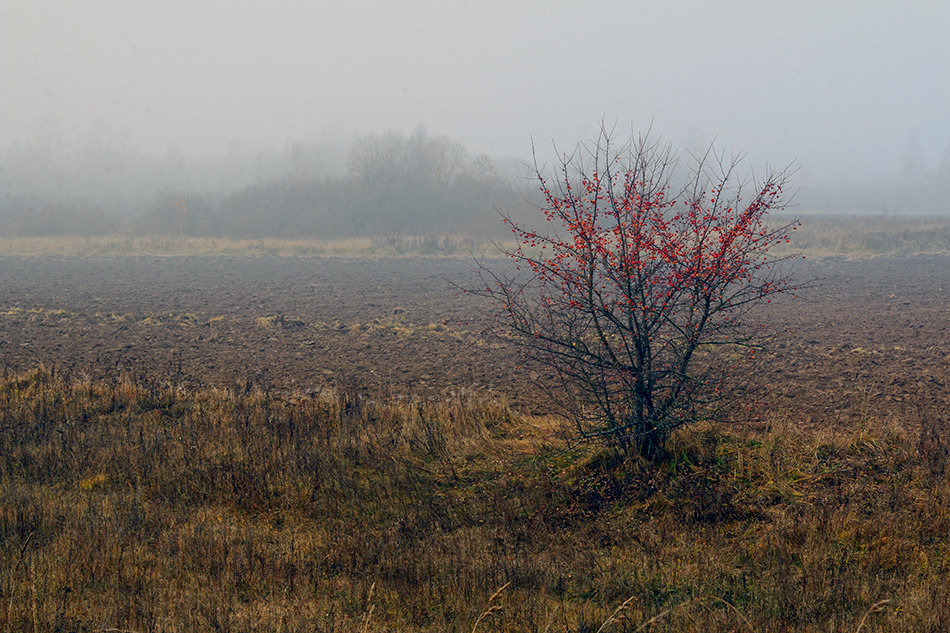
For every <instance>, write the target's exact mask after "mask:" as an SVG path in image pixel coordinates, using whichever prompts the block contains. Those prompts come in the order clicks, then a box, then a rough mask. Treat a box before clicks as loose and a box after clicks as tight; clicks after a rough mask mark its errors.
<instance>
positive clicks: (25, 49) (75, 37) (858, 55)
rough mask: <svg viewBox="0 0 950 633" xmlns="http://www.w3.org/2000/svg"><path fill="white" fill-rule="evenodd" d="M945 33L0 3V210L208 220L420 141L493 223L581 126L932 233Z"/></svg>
mask: <svg viewBox="0 0 950 633" xmlns="http://www.w3.org/2000/svg"><path fill="white" fill-rule="evenodd" d="M948 32H950V5H947V4H946V3H944V2H941V1H938V0H933V1H926V0H921V1H917V2H909V3H896V2H875V1H873V0H861V1H857V0H847V1H840V2H834V3H828V2H823V1H812V0H806V1H802V2H771V1H762V0H750V1H747V2H740V1H737V0H728V1H721V2H705V1H675V0H674V1H669V2H659V1H654V2H630V1H616V2H611V1H606V0H594V1H590V2H584V3H580V2H566V1H557V0H543V1H542V0H523V1H520V2H510V1H508V0H506V1H501V0H499V1H496V0H478V1H472V2H454V3H452V2H439V1H431V2H430V1H427V0H426V1H413V2H408V3H406V2H403V3H393V2H384V1H382V0H374V1H370V0H350V1H349V2H347V3H345V4H343V3H340V4H331V3H329V2H293V1H290V0H275V1H271V2H267V3H264V2H241V1H233V0H229V1H227V2H224V1H217V0H202V1H200V2H194V1H183V0H169V1H166V2H161V3H148V2H119V1H116V0H113V1H109V2H107V1H95V0H78V1H76V2H59V1H49V0H29V1H27V0H5V1H4V2H3V3H2V4H0V134H2V136H0V149H2V161H0V169H2V171H0V178H2V186H3V208H2V209H0V212H2V214H3V215H4V216H5V217H11V216H16V217H19V218H21V219H22V218H23V217H25V215H29V216H31V217H34V221H33V224H34V225H36V224H37V221H36V220H35V218H36V217H40V216H42V213H43V212H44V209H45V210H46V211H49V209H50V208H52V207H51V206H50V205H53V206H54V207H56V209H58V211H56V212H55V213H52V214H51V215H50V217H53V216H55V215H57V213H59V214H62V213H75V214H78V215H77V216H76V218H77V219H76V221H77V222H79V223H80V224H88V222H89V221H91V220H90V218H94V217H98V218H99V219H100V220H101V221H102V222H104V224H105V225H114V223H113V221H112V220H111V219H110V218H113V217H122V218H135V217H141V216H142V215H143V214H146V213H147V212H148V210H149V209H150V208H153V207H155V205H157V204H158V205H160V204H161V199H162V196H163V195H166V194H168V195H171V194H174V193H175V192H178V193H181V192H187V193H188V195H200V196H203V197H204V199H205V200H206V202H207V203H208V204H209V205H211V206H214V207H215V208H216V209H218V212H219V213H224V212H225V211H224V210H222V208H221V207H220V205H221V201H222V200H225V199H227V197H228V196H229V195H232V194H234V193H235V192H242V191H243V192H245V193H246V191H247V189H248V188H253V187H257V188H258V193H259V197H261V198H263V197H266V195H267V194H266V191H268V190H267V187H268V186H271V187H273V186H275V185H274V183H277V182H285V181H288V179H289V180H291V181H293V180H294V179H296V181H297V182H299V181H300V179H301V178H303V179H306V180H307V181H308V182H309V183H311V185H313V183H318V182H319V183H322V184H321V185H320V186H321V187H324V189H319V188H318V189H319V191H320V192H323V193H326V189H325V187H332V186H336V185H335V184H333V183H336V184H340V183H342V182H344V181H347V178H349V179H350V180H352V178H354V177H355V174H354V173H353V172H352V169H351V167H352V165H349V166H348V161H349V157H350V154H351V152H352V151H353V147H354V146H355V145H356V144H357V143H358V142H359V141H360V139H366V138H375V139H377V140H379V139H381V138H383V136H384V135H385V134H386V132H387V131H390V130H391V131H394V132H393V133H394V134H396V135H401V136H402V137H404V138H405V139H409V138H412V135H413V134H414V133H415V132H414V131H418V130H420V129H424V130H425V132H426V135H427V136H426V138H428V139H430V140H433V141H434V145H433V147H434V146H437V145H441V146H445V145H446V142H447V141H448V140H451V141H452V142H453V143H456V144H458V145H460V146H461V147H462V148H464V150H465V155H466V161H468V163H469V167H471V168H472V169H475V167H474V165H476V164H477V163H478V162H479V161H478V159H479V157H482V160H481V163H480V164H481V165H482V166H483V167H484V165H485V164H486V161H487V159H485V157H490V158H491V161H490V162H491V165H492V171H493V173H494V174H495V175H497V176H498V178H497V179H494V180H492V183H493V185H492V186H493V187H495V188H496V189H497V187H499V186H500V185H501V184H504V185H505V186H506V187H508V189H510V190H511V191H507V192H506V193H505V194H504V195H495V196H488V197H486V199H485V201H484V203H485V205H484V206H493V205H496V204H498V203H500V202H506V201H508V200H509V198H510V194H511V193H512V192H513V191H515V190H517V189H518V186H519V185H517V183H514V182H513V181H514V180H517V178H518V174H517V169H516V168H514V167H513V165H514V164H516V163H517V162H518V161H524V160H528V159H530V156H531V147H532V142H533V143H534V144H535V145H536V146H537V147H538V149H539V152H540V153H541V156H542V159H544V158H545V157H547V156H550V155H552V154H553V150H552V149H551V148H552V147H553V146H554V144H555V143H557V145H558V146H559V147H561V148H562V149H564V148H567V149H569V148H570V147H571V146H572V145H573V144H574V143H576V142H577V141H579V140H583V139H590V138H593V137H594V136H596V134H597V131H598V128H599V126H600V123H601V121H605V122H607V123H608V124H610V125H613V124H617V126H618V129H621V130H629V129H631V128H633V129H644V128H647V127H652V129H653V130H654V131H655V132H656V133H657V134H659V135H662V136H663V137H664V138H665V139H667V140H669V141H670V142H672V143H673V144H674V145H676V146H678V147H682V148H684V149H685V150H689V149H692V150H696V149H700V148H703V147H705V146H706V145H707V144H708V143H709V142H710V141H711V140H715V141H716V142H717V144H718V145H720V146H721V147H723V148H725V149H726V150H727V151H730V152H731V151H741V152H744V153H746V154H747V157H746V164H747V165H748V166H749V167H750V168H752V167H755V168H764V166H765V165H772V166H779V167H784V166H786V165H788V164H792V163H793V164H795V165H796V166H797V168H798V171H797V173H796V176H795V184H796V185H797V186H798V187H799V189H800V190H799V194H798V196H797V207H796V208H797V209H798V210H800V211H801V212H803V213H811V212H833V211H844V212H869V213H947V212H948V211H950V205H948V204H947V203H946V199H947V197H948V194H950V185H948V183H950V117H948V116H947V113H948V112H950V109H948V108H950V83H948V82H947V80H946V79H947V77H950V45H948V44H947V42H946V34H947V33H948ZM418 147H421V146H418ZM426 147H428V145H427V146H426ZM430 149H431V148H430ZM426 151H428V150H426ZM476 171H477V170H476ZM483 172H484V170H483ZM472 173H474V172H472ZM472 173H468V172H467V175H466V178H468V177H469V176H471V175H472ZM484 176H485V174H484V173H482V174H481V176H479V178H482V182H484ZM349 184H350V185H353V183H352V182H349ZM469 185H471V183H468V185H466V186H469ZM313 186H316V185H313ZM261 187H263V189H261ZM309 191H310V193H313V194H316V193H318V191H317V189H312V188H311V190H309ZM466 192H467V193H466V195H469V194H471V192H470V191H469V190H468V189H466ZM337 193H338V195H339V196H340V197H341V199H343V198H346V199H349V198H350V194H349V191H348V190H347V191H338V192H337ZM496 193H497V191H496ZM306 194H307V192H306V191H298V192H296V193H295V194H294V195H296V196H298V197H299V196H301V195H306ZM182 195H183V194H182ZM440 195H448V194H447V193H446V192H442V193H441V194H440ZM179 197H181V196H179ZM291 197H292V196H291ZM272 202H273V201H272ZM472 204H474V202H473V203H472ZM341 208H342V207H341ZM64 209H65V210H66V211H64ZM305 211H306V205H303V206H301V209H300V211H299V212H300V213H304V212H305ZM37 214H39V215H37ZM44 221H45V220H44ZM179 228H181V227H179ZM35 229H37V227H36V226H34V229H31V230H35ZM347 230H355V225H354V227H350V229H347Z"/></svg>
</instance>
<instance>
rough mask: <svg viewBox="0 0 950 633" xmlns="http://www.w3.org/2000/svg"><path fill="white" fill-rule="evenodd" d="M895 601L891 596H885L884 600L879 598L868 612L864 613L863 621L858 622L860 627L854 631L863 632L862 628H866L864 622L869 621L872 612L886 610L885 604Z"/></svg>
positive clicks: (855, 632) (856, 632)
mask: <svg viewBox="0 0 950 633" xmlns="http://www.w3.org/2000/svg"><path fill="white" fill-rule="evenodd" d="M890 602H893V600H891V599H890V598H885V599H884V600H878V601H877V602H875V603H874V604H872V605H871V608H870V609H868V612H867V613H865V614H864V617H863V618H861V621H860V622H859V623H858V628H857V629H855V630H854V633H861V629H863V628H864V623H865V622H867V619H868V616H869V615H871V614H872V613H878V612H880V611H883V610H884V605H885V604H888V603H890Z"/></svg>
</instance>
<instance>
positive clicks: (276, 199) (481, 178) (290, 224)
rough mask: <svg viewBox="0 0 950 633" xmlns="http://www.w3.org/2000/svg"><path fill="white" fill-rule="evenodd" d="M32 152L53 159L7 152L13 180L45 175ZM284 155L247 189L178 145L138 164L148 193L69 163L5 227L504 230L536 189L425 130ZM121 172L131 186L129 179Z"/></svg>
mask: <svg viewBox="0 0 950 633" xmlns="http://www.w3.org/2000/svg"><path fill="white" fill-rule="evenodd" d="M24 157H26V158H32V159H33V161H34V162H37V163H38V164H40V163H41V162H42V161H39V162H38V161H37V160H36V157H35V156H32V157H30V156H29V155H27V154H25V153H24V152H21V156H20V157H19V158H20V159H21V163H17V162H16V159H17V158H18V157H17V156H13V157H12V159H11V157H9V156H5V160H4V170H3V174H2V176H3V177H5V178H10V177H11V173H10V171H11V170H12V171H14V172H15V171H16V169H19V170H20V171H21V172H22V173H23V174H24V176H30V177H32V178H34V179H36V178H37V176H36V172H37V171H38V169H33V170H32V171H28V170H27V171H24V167H23V164H24V163H23V162H22V159H23V158H24ZM100 158H101V157H100ZM99 162H102V163H105V162H108V163H109V164H110V165H113V167H114V168H115V169H120V168H121V164H122V161H121V160H116V159H115V158H114V157H111V158H110V160H109V161H99ZM143 162H144V161H140V166H141V163H143ZM272 162H273V161H272ZM280 162H281V168H280V169H277V170H275V169H273V168H270V169H266V168H265V169H259V170H258V173H257V174H256V176H257V177H256V178H254V179H252V180H249V181H245V183H244V184H240V185H236V186H235V185H234V184H233V183H234V180H235V178H234V177H233V172H234V171H235V170H234V169H231V170H230V171H228V172H227V173H228V174H229V176H228V177H227V178H225V177H221V178H220V179H219V180H220V181H222V182H221V183H215V182H214V178H213V170H210V169H208V168H207V167H205V168H204V170H203V171H202V172H201V173H195V174H190V173H188V169H187V165H186V163H187V161H186V159H185V158H184V157H183V156H180V155H179V154H178V153H176V152H172V153H171V154H166V156H164V157H163V158H162V160H161V161H160V163H159V164H158V168H157V169H156V171H157V173H156V177H155V178H154V179H152V180H151V181H149V180H148V179H146V178H143V177H142V176H141V171H142V170H141V169H139V170H138V171H137V172H136V183H135V184H136V186H137V187H138V193H139V197H138V198H137V197H136V195H135V194H136V192H135V191H134V190H132V191H130V190H128V189H124V190H122V195H121V196H116V199H114V200H111V201H110V200H108V199H106V197H105V196H103V195H98V194H101V192H96V191H88V190H82V189H81V188H80V186H79V185H80V183H78V182H77V181H78V180H79V179H77V178H76V176H75V175H74V174H73V175H72V176H71V177H72V178H73V180H71V181H69V183H66V179H65V176H64V175H63V174H65V169H64V168H59V170H58V172H57V171H56V169H52V170H50V171H53V172H54V173H53V174H51V175H52V176H54V177H55V176H56V174H57V173H58V174H59V175H60V178H61V179H62V180H63V182H64V184H71V186H72V189H71V190H70V189H69V188H68V187H65V186H64V192H57V191H56V188H55V187H53V188H50V187H47V189H46V191H45V195H44V194H37V193H34V192H35V191H40V190H41V189H42V188H41V187H34V188H33V189H32V190H29V191H27V192H26V193H24V187H23V186H21V187H19V189H18V188H17V187H15V186H14V187H10V188H7V189H5V191H6V192H7V193H2V194H0V231H2V232H3V233H7V234H11V233H12V234H26V235H43V234H55V233H61V234H65V233H73V234H75V233H78V234H99V233H114V232H116V231H117V230H121V231H124V232H130V233H150V234H165V235H191V236H231V237H318V238H334V237H348V236H361V235H384V234H389V233H418V232H439V233H451V232H460V233H472V232H478V233H484V232H491V231H495V230H498V226H499V222H498V221H497V220H498V216H497V209H499V208H505V209H510V208H512V207H517V206H519V205H523V204H525V200H526V198H528V197H530V196H531V195H533V192H532V191H531V190H530V188H528V187H527V183H528V182H529V181H528V180H527V178H525V177H524V175H523V173H522V172H521V171H520V170H521V169H522V168H521V166H520V165H512V164H508V165H506V166H505V168H504V169H500V168H499V167H498V165H497V164H496V163H495V161H493V160H492V159H490V158H489V157H487V156H473V155H472V154H471V153H470V152H469V151H468V150H467V149H466V148H465V147H464V146H463V145H462V144H461V143H459V142H458V141H455V140H453V139H450V138H448V137H445V136H431V135H429V134H427V133H426V132H425V130H424V129H422V128H419V129H417V130H415V131H413V132H412V133H410V134H408V135H407V134H405V133H400V132H394V131H390V132H385V133H382V134H371V135H367V136H362V137H358V138H356V139H355V140H354V141H353V142H352V143H351V145H350V147H349V148H348V150H347V151H346V152H345V157H341V159H340V161H339V162H341V163H343V165H335V166H332V167H330V166H328V165H326V164H325V161H319V160H315V159H314V152H309V153H308V148H307V147H305V146H302V145H297V146H292V147H291V148H289V149H288V150H287V151H286V152H284V153H283V154H282V155H281V156H280ZM26 164H27V165H28V164H29V162H28V161H27V162H26ZM117 164H118V165H117ZM8 166H9V167H10V169H8ZM196 171H197V170H196ZM15 175H16V174H15V173H14V174H13V176H15ZM111 177H112V179H113V180H119V181H122V182H124V180H123V179H122V178H121V175H120V176H119V177H116V176H115V175H114V174H113V175H112V176H111ZM128 177H129V178H131V174H130V175H129V176H128ZM90 178H91V179H92V178H94V176H93V175H90ZM14 184H15V183H14ZM20 184H21V185H22V183H20ZM119 189H121V187H117V190H119ZM69 191H72V195H68V192H69Z"/></svg>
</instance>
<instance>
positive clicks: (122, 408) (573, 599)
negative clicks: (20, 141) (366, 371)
mask: <svg viewBox="0 0 950 633" xmlns="http://www.w3.org/2000/svg"><path fill="white" fill-rule="evenodd" d="M0 416H2V417H0V569H2V570H4V571H3V573H2V574H0V629H3V630H10V631H20V630H23V631H104V630H128V631H142V632H144V631H250V630H274V631H337V630H344V631H347V630H353V631H356V630H360V631H377V630H379V631H383V630H392V631H446V630H450V631H472V630H475V628H477V630H479V631H490V630H504V631H592V632H593V631H598V630H605V631H606V630H616V631H634V630H658V631H733V630H750V631H760V632H765V631H856V630H858V629H859V628H861V630H865V631H944V630H948V629H950V586H948V584H947V582H946V579H947V578H948V577H950V474H948V473H947V469H946V463H947V459H948V452H950V435H948V429H947V428H945V427H944V426H942V425H941V421H939V420H933V419H928V420H893V419H880V420H868V421H867V422H866V424H864V425H862V426H861V428H848V429H836V430H828V429H825V430H805V429H802V428H798V427H795V426H792V425H790V424H787V423H784V422H783V421H782V420H779V419H775V420H772V421H771V424H770V425H769V426H768V427H763V428H758V429H744V430H742V429H738V430H737V429H736V428H734V427H733V428H731V429H730V428H726V427H718V426H714V425H709V426H706V427H702V428H695V427H694V429H693V431H692V432H691V433H690V434H689V435H688V436H686V435H674V437H673V439H672V441H671V445H670V452H671V459H670V460H669V461H668V462H667V463H666V464H664V465H662V466H660V467H656V466H653V465H649V464H646V463H645V462H642V461H639V460H637V459H632V458H630V457H629V456H624V455H620V454H618V453H615V452H611V451H608V450H607V449H605V448H603V447H601V446H594V445H581V446H576V447H573V448H571V447H570V445H569V444H568V443H567V442H566V441H565V439H564V437H562V430H563V429H562V426H561V423H560V422H559V421H558V420H557V419H554V418H537V417H526V416H522V415H519V414H517V413H516V412H514V411H512V410H510V409H509V408H508V407H506V406H505V405H504V404H502V403H499V402H497V401H493V400H484V399H479V398H478V397H467V398H462V399H451V400H444V401H438V402H433V401H424V400H416V401H406V400H402V401H392V402H383V403H380V402H370V401H367V400H365V399H361V398H358V397H355V396H352V395H350V394H348V393H346V392H322V393H310V394H294V393H284V394H270V393H264V392H261V391H257V390H255V389H252V390H251V391H250V392H247V393H245V392H243V391H241V392H233V391H226V390H211V389H206V390H196V391H186V390H181V389H172V388H168V387H162V386H159V385H150V384H135V383H132V382H130V381H127V380H121V379H118V380H115V381H112V382H89V381H84V380H78V379H69V378H65V377H62V376H57V375H54V374H53V373H52V372H50V371H48V370H46V369H43V368H40V369H38V370H36V371H33V372H29V373H26V374H19V375H8V376H6V377H5V378H4V379H3V380H2V381H0ZM943 422H946V421H943ZM500 588H501V589H500ZM499 589H500V590H499ZM884 601H889V602H884ZM862 627H863V628H862Z"/></svg>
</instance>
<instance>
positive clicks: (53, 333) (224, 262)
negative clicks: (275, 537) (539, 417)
mask: <svg viewBox="0 0 950 633" xmlns="http://www.w3.org/2000/svg"><path fill="white" fill-rule="evenodd" d="M471 271H472V263H471V261H469V260H464V259H452V258H433V259H421V258H420V259H388V260H387V259H380V260H374V259H342V258H322V259H321V258H283V257H259V258H238V257H235V258H229V257H169V258H162V257H117V258H80V257H41V258H26V257H3V258H0V361H2V363H3V364H4V366H5V367H6V368H7V369H9V370H17V371H19V370H23V369H28V368H31V367H34V366H36V365H37V364H38V363H43V364H46V365H47V366H52V367H54V368H55V369H56V371H65V372H68V373H70V374H72V375H75V376H82V375H88V376H90V377H93V378H99V377H107V378H112V377H117V376H123V375H126V376H131V377H134V378H136V379H142V380H155V381H162V382H173V383H179V384H183V385H189V384H198V383H201V384H212V385H220V386H223V387H236V388H249V387H250V386H252V385H257V386H261V387H263V388H266V389H287V388H295V389H303V390H319V389H322V388H324V387H328V386H329V387H340V386H344V387H348V388H356V389H360V390H365V391H368V392H370V393H374V394H377V395H379V396H385V397H400V396H405V395H425V396H432V397H438V396H442V395H448V394H451V393H458V392H459V391H465V390H480V391H486V390H490V391H493V392H495V393H497V394H499V395H503V396H505V397H507V398H508V399H509V400H511V401H512V402H514V403H515V404H517V405H519V406H523V407H527V408H530V409H532V410H535V411H543V410H545V409H546V407H547V400H546V397H545V396H544V394H543V392H542V391H541V390H539V389H538V387H537V384H536V383H537V381H536V378H537V376H536V375H535V374H533V373H532V372H529V371H527V370H524V369H522V368H520V367H519V363H518V362H517V359H516V357H515V355H514V354H513V353H512V351H511V350H510V349H507V348H505V347H503V346H501V345H499V344H498V343H495V342H493V341H492V340H491V339H489V338H487V337H485V336H483V335H482V334H481V333H480V326H479V321H478V319H477V317H473V315H477V314H478V312H479V310H480V308H482V307H484V306H483V305H481V304H480V303H479V300H478V299H476V298H473V297H471V296H469V295H465V294H461V293H459V292H458V291H457V290H456V288H455V287H453V285H452V284H453V283H457V284H462V285H464V284H465V283H466V280H468V279H470V278H471ZM800 275H801V277H802V278H803V279H805V278H808V279H811V278H817V279H818V285H817V286H816V287H815V288H813V289H811V290H809V291H807V292H805V293H804V296H803V297H801V298H800V299H797V300H792V299H785V300H783V301H782V302H780V303H774V304H772V305H771V306H769V310H767V311H765V312H763V317H762V318H763V320H764V321H765V323H766V325H767V326H768V327H769V328H770V329H773V330H777V331H778V332H779V335H778V337H777V339H776V341H775V343H774V346H773V349H774V353H772V354H770V355H768V356H767V357H765V358H763V359H761V367H760V369H759V374H758V377H759V382H760V383H761V384H762V385H763V387H764V389H763V391H762V394H763V397H762V402H763V405H764V406H766V407H768V408H772V409H775V410H781V411H786V412H788V413H790V414H791V415H792V416H793V417H794V418H795V419H796V420H799V421H802V422H829V421H836V420H840V421H850V422H855V421H856V422H860V420H861V419H862V418H863V417H866V416H868V415H869V414H871V413H872V412H873V413H874V415H880V414H882V413H885V414H887V413H889V412H893V413H894V414H895V415H917V412H918V407H920V410H921V411H922V412H924V414H925V415H938V416H943V415H946V414H945V412H946V411H950V257H948V256H919V257H904V258H880V259H866V260H855V261H850V260H844V259H824V260H818V261H814V262H808V263H806V264H804V265H803V266H802V268H801V271H800Z"/></svg>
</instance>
